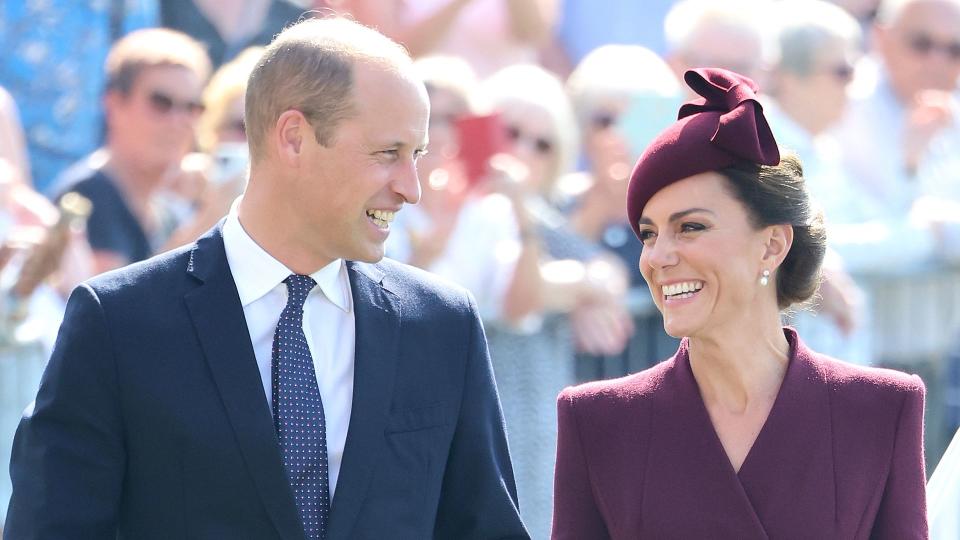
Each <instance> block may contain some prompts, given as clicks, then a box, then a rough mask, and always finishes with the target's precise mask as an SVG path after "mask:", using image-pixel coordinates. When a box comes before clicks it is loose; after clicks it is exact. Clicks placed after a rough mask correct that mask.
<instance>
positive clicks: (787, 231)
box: [763, 223, 793, 269]
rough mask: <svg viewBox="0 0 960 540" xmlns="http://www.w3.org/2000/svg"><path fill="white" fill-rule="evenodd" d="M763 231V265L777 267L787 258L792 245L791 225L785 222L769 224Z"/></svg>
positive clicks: (771, 267)
mask: <svg viewBox="0 0 960 540" xmlns="http://www.w3.org/2000/svg"><path fill="white" fill-rule="evenodd" d="M764 233H765V234H764V252H763V263H764V267H765V268H770V269H773V268H777V267H779V266H780V263H782V262H783V260H784V259H786V258H787V253H789V252H790V246H792V245H793V226H792V225H789V224H786V223H783V224H780V225H770V226H769V227H767V228H766V229H765V230H764Z"/></svg>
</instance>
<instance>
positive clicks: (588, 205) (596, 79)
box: [562, 45, 681, 379]
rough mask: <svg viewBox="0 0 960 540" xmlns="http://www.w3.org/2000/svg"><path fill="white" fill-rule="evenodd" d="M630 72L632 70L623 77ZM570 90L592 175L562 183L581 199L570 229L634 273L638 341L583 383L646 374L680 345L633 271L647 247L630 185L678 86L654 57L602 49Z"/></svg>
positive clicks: (621, 48)
mask: <svg viewBox="0 0 960 540" xmlns="http://www.w3.org/2000/svg"><path fill="white" fill-rule="evenodd" d="M625 66H629V69H624V67H625ZM567 90H568V92H569V94H570V97H571V99H572V102H573V105H574V109H575V111H576V116H577V122H578V125H579V128H580V132H581V133H583V150H584V157H585V158H586V161H587V166H588V170H587V171H586V172H583V173H575V174H573V175H568V176H567V177H565V178H564V179H563V180H562V183H563V184H564V187H565V188H566V189H565V190H566V191H570V192H576V193H577V195H576V197H575V199H574V200H573V201H572V204H570V206H571V207H572V208H571V211H570V225H571V228H572V229H573V230H574V231H576V232H577V233H578V234H580V235H581V236H583V237H584V238H586V239H588V240H590V241H591V242H594V243H596V244H598V245H601V246H603V247H604V248H606V249H607V250H610V251H611V252H613V253H616V254H617V255H618V256H619V257H620V259H621V260H622V261H623V262H624V264H625V266H626V267H627V268H630V270H631V273H630V284H631V287H632V288H633V292H634V294H632V295H631V298H637V299H642V300H643V301H644V302H643V304H642V305H638V306H636V307H635V309H636V310H637V311H638V313H637V314H635V315H634V319H633V322H634V326H635V327H636V330H637V331H636V333H635V334H634V337H633V340H632V341H631V343H630V346H629V347H628V349H627V351H626V354H625V355H624V356H623V357H622V358H610V359H607V360H606V361H603V362H601V361H600V359H598V358H592V357H591V358H585V359H581V361H580V362H579V371H580V377H581V378H584V379H598V378H603V377H614V376H621V375H626V374H627V373H632V372H635V371H639V370H641V369H644V368H646V367H649V365H650V362H655V361H659V360H662V359H664V358H666V357H668V356H670V355H671V354H673V352H674V351H675V350H676V347H677V341H676V340H675V339H673V338H671V337H669V336H667V335H666V333H665V332H664V331H663V321H662V319H661V317H660V314H659V313H658V312H657V311H656V309H655V308H654V307H653V306H652V305H651V304H650V303H649V302H646V300H647V298H649V292H647V287H646V283H645V282H644V280H643V276H642V275H641V274H640V270H639V267H638V266H637V265H636V261H637V259H639V257H640V250H641V247H642V244H641V243H640V241H639V240H637V238H636V236H634V234H633V232H632V230H631V229H630V224H629V223H628V222H627V219H626V215H627V214H626V203H625V201H626V198H627V179H628V177H629V176H630V170H631V168H632V166H633V163H634V162H635V161H636V159H637V158H638V157H639V154H640V153H639V149H642V148H644V147H645V146H646V145H647V143H649V142H650V140H651V139H652V138H653V136H654V135H655V134H656V133H658V132H659V131H660V130H661V129H663V128H664V127H666V126H668V125H669V124H670V123H671V122H672V121H673V119H674V118H675V117H676V109H677V107H678V106H679V104H680V96H681V92H680V85H679V84H678V82H677V80H676V77H675V76H674V75H673V72H671V71H670V68H669V67H668V66H667V64H666V63H665V62H664V61H663V60H662V59H661V58H660V57H659V56H657V54H656V53H654V52H653V51H650V50H649V49H645V48H643V47H639V46H635V45H608V46H604V47H600V48H598V49H596V50H594V51H593V52H591V53H590V54H588V55H587V56H586V58H584V59H583V61H582V62H580V64H579V65H578V66H577V68H576V70H574V72H573V74H572V75H571V76H570V78H569V79H568V81H567Z"/></svg>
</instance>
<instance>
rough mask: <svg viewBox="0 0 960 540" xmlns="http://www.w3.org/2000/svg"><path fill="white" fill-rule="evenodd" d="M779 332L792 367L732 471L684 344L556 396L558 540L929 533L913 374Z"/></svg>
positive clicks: (918, 393) (823, 538) (919, 403)
mask: <svg viewBox="0 0 960 540" xmlns="http://www.w3.org/2000/svg"><path fill="white" fill-rule="evenodd" d="M785 332H786V336H787V340H788V341H789V342H790V364H789V366H788V367H787V373H786V376H785V377H784V380H783V383H782V384H781V386H780V391H779V393H778V395H777V398H776V401H775V402H774V405H773V409H771V411H770V415H769V416H768V417H767V420H766V423H765V424H764V425H763V428H762V429H761V431H760V433H759V435H757V438H756V440H755V441H754V443H753V446H752V447H751V449H750V451H749V452H748V453H747V457H746V459H745V461H744V462H743V464H742V466H741V467H740V470H739V471H736V470H734V468H733V466H732V465H731V464H730V460H729V459H728V458H727V455H726V453H725V452H724V449H723V445H722V444H721V442H720V439H719V437H717V434H716V431H715V430H714V428H713V424H712V423H711V421H710V415H709V413H708V412H707V409H706V407H705V406H704V404H703V400H702V398H701V397H700V390H699V387H698V386H697V382H696V379H694V377H693V372H692V371H691V369H690V362H689V354H688V348H687V347H688V342H687V340H683V342H682V343H681V345H680V350H679V351H678V352H677V354H676V355H675V356H674V357H673V358H671V359H669V360H666V361H664V362H662V363H660V364H658V365H656V366H654V367H652V368H650V369H648V370H646V371H643V372H640V373H637V374H634V375H631V376H628V377H624V378H621V379H617V380H612V381H601V382H595V383H589V384H585V385H582V386H579V387H575V388H568V389H566V390H564V392H563V393H562V394H561V395H560V398H559V402H558V403H559V423H560V428H559V444H558V449H557V469H556V496H555V505H556V506H555V508H554V520H553V538H554V539H556V540H566V539H570V540H574V539H576V540H580V539H584V538H590V539H593V540H600V539H603V538H615V539H631V540H634V539H638V538H639V539H644V538H652V539H657V540H661V539H663V540H666V539H674V538H675V539H687V538H715V539H728V538H729V539H736V540H766V539H769V538H797V539H801V538H802V539H806V538H810V539H817V540H834V539H836V540H848V539H863V540H866V539H868V538H870V539H890V540H921V539H924V538H927V520H926V506H925V488H924V481H925V476H924V470H923V401H924V387H923V383H922V382H921V380H920V378H919V377H917V376H916V375H905V374H903V373H899V372H896V371H890V370H885V369H871V368H862V367H858V366H854V365H851V364H846V363H843V362H840V361H837V360H834V359H832V358H828V357H826V356H823V355H820V354H817V353H815V352H813V351H811V350H810V349H808V348H807V347H806V346H804V344H803V342H802V341H800V339H799V338H798V337H797V334H796V332H795V331H794V330H792V329H789V328H788V329H785Z"/></svg>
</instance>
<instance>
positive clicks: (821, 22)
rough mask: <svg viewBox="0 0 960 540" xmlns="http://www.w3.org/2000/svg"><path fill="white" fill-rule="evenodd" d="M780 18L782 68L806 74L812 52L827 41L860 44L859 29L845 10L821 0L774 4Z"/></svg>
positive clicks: (800, 0) (811, 64) (809, 66)
mask: <svg viewBox="0 0 960 540" xmlns="http://www.w3.org/2000/svg"><path fill="white" fill-rule="evenodd" d="M777 12H778V13H779V14H780V19H781V20H782V21H783V23H782V24H781V25H780V39H779V43H780V62H779V65H778V67H779V68H780V69H781V70H784V71H789V72H791V73H796V74H798V75H807V74H809V72H810V70H811V69H812V68H813V61H814V56H815V55H816V53H817V52H818V51H819V50H820V48H822V47H823V46H824V45H826V44H827V43H828V42H830V41H834V40H841V41H843V42H844V43H846V44H849V45H854V46H859V45H860V44H861V39H862V34H863V33H862V31H861V30H860V25H859V24H858V23H857V21H856V19H854V18H853V16H852V15H850V14H849V13H848V12H847V11H846V10H844V9H843V8H841V7H840V6H837V5H836V4H832V3H830V2H826V1H824V0H786V1H784V2H781V3H780V4H779V6H778V8H777Z"/></svg>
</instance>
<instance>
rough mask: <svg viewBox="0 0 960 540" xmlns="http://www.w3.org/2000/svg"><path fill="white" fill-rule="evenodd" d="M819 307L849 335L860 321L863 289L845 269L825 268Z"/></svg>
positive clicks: (841, 330) (843, 332)
mask: <svg viewBox="0 0 960 540" xmlns="http://www.w3.org/2000/svg"><path fill="white" fill-rule="evenodd" d="M817 308H818V309H819V310H820V312H821V313H823V314H824V315H827V316H829V317H831V318H832V319H833V321H834V323H835V324H836V325H837V328H838V329H839V330H840V332H841V333H842V334H843V335H845V336H849V335H850V334H851V333H853V331H854V330H855V329H856V328H857V326H858V325H859V323H860V314H861V311H862V309H863V291H861V290H860V288H859V287H857V284H856V283H854V282H853V279H852V278H851V277H850V275H849V274H847V273H846V272H844V271H843V270H838V269H824V271H823V281H822V282H821V284H820V301H819V304H818V306H817Z"/></svg>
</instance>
